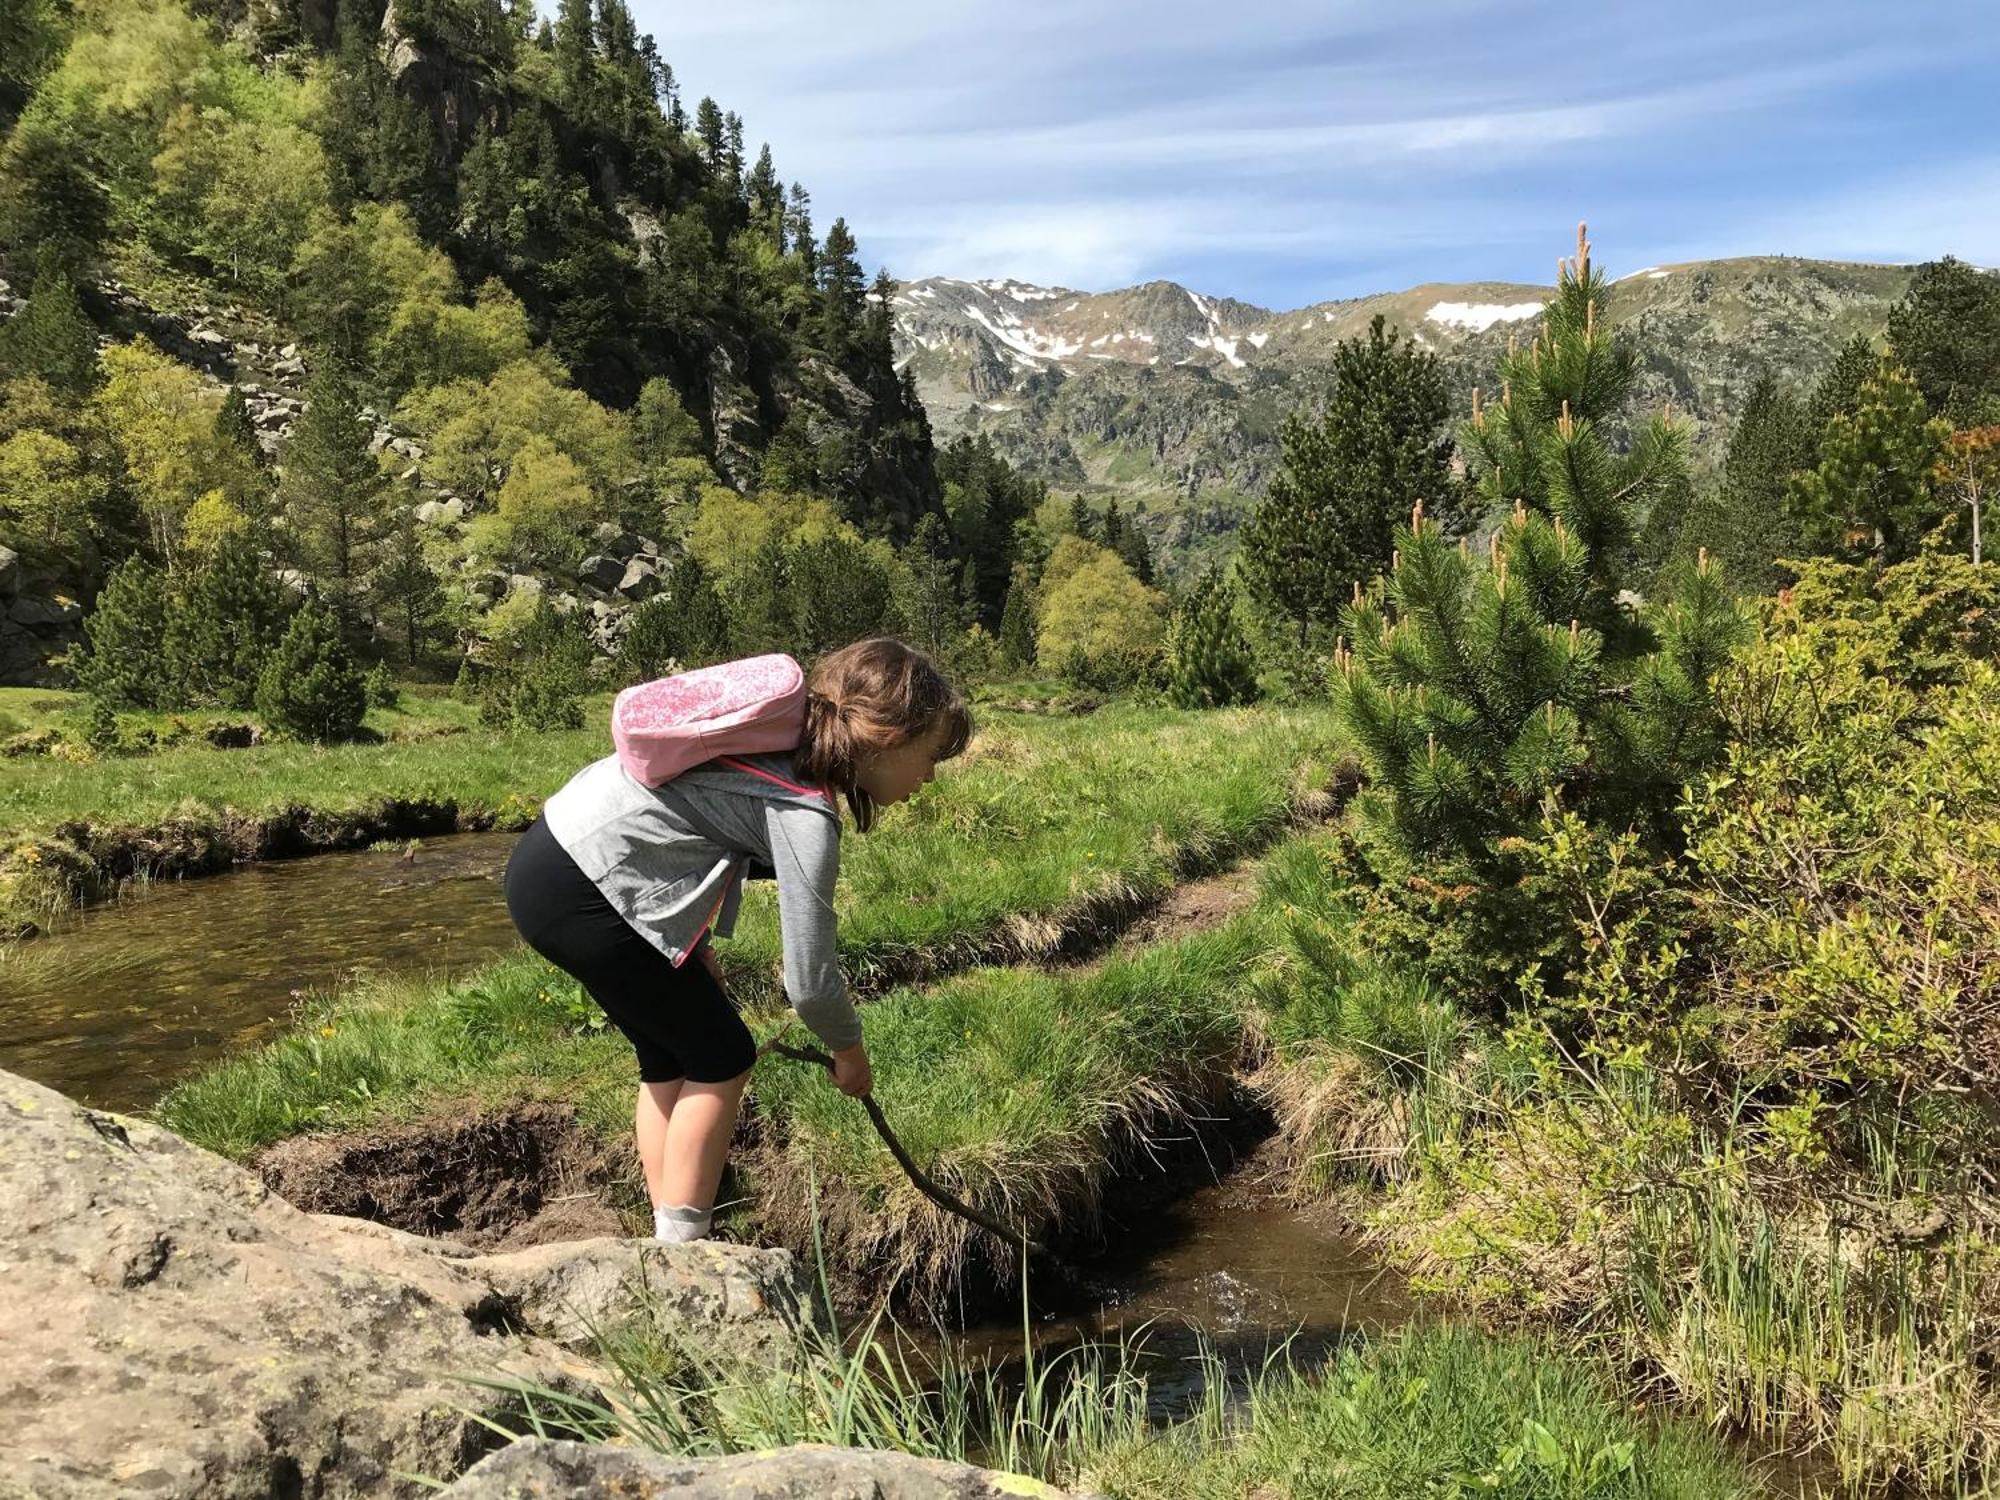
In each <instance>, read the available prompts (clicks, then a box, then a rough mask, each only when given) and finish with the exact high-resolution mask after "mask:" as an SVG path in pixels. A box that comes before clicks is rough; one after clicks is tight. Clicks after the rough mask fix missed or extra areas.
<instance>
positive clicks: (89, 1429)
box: [0, 1072, 810, 1500]
mask: <svg viewBox="0 0 2000 1500" xmlns="http://www.w3.org/2000/svg"><path fill="white" fill-rule="evenodd" d="M0 1202H4V1203H6V1204H7V1205H8V1210H7V1213H6V1214H5V1215H4V1216H0V1266H4V1267H5V1270H6V1287H7V1296H6V1299H5V1301H4V1304H0V1391H5V1392H7V1393H8V1397H7V1410H8V1429H7V1458H6V1461H5V1463H4V1464H0V1495H5V1496H9V1497H12V1496H14V1495H33V1496H36V1497H42V1500H70V1497H83V1496H91V1497H96V1496H102V1495H145V1496H149V1497H156V1500H179V1497H188V1500H193V1497H196V1496H202V1497H209V1496H237V1495H241V1496H249V1495H306V1494H309V1495H315V1496H319V1497H322V1500H334V1497H350V1496H352V1497H359V1496H364V1495H366V1496H376V1495H383V1496H410V1497H414V1496H416V1495H419V1494H425V1493H428V1491H427V1490H426V1489H425V1488H424V1487H423V1486H422V1484H421V1482H420V1479H419V1478H418V1476H429V1477H432V1478H436V1479H444V1480H449V1479H451V1478H453V1477H454V1476H456V1475H459V1474H461V1473H463V1472H464V1470H465V1469H466V1467H467V1466H468V1465H469V1464H471V1463H472V1462H474V1461H475V1460H476V1459H478V1458H479V1457H480V1456H481V1455H482V1454H483V1453H485V1452H487V1451H488V1450H490V1449H491V1448H493V1447H495V1446H497V1444H498V1442H499V1441H500V1438H499V1437H498V1435H497V1434H494V1433H493V1432H492V1431H491V1430H490V1429H489V1428H487V1427H486V1426H484V1425H483V1423H482V1421H481V1420H480V1419H481V1418H485V1419H488V1420H491V1421H494V1422H498V1423H500V1424H502V1425H513V1426H516V1427H518V1426H519V1425H520V1418H519V1414H518V1411H517V1409H516V1407H515V1404H514V1402H513V1400H512V1399H511V1398H510V1397H509V1396H508V1394H507V1393H506V1392H504V1391H496V1390H491V1389H487V1388H484V1387H482V1386H479V1385H476V1384H472V1383H470V1382H469V1381H468V1380H467V1378H466V1377H474V1378H477V1379H499V1380H508V1379H512V1380H520V1381H530V1382H536V1383H539V1384H542V1385H546V1386H549V1387H551V1388H553V1389H557V1390H561V1391H567V1392H571V1393H575V1394H577V1395H581V1396H584V1397H586V1398H590V1397H595V1396H596V1395H597V1393H598V1392H599V1390H600V1389H601V1386H600V1382H601V1380H602V1372H601V1371H600V1370H599V1369H597V1367H595V1366H594V1365H592V1364H591V1363H589V1362H588V1361H587V1360H585V1359H584V1358H582V1357H581V1356H579V1355H578V1354H576V1353H574V1352H573V1351H571V1350H569V1349H567V1348H565V1347H564V1346H563V1341H565V1340H571V1341H574V1340H576V1339H577V1338H578V1336H579V1335H580V1333H581V1332H582V1330H583V1329H585V1328H586V1327H602V1326H604V1325H606V1324H607V1323H610V1322H615V1321H617V1320H619V1319H622V1318H624V1317H627V1316H633V1315H644V1316H650V1317H653V1318H655V1319H657V1320H659V1321H660V1322H661V1323H662V1325H663V1326H665V1327H667V1328H668V1330H669V1332H670V1333H672V1334H673V1336H675V1337H677V1338H681V1339H684V1340H687V1341H690V1342H698V1343H699V1344H700V1345H701V1346H702V1347H704V1348H711V1349H719V1350H723V1351H725V1352H726V1351H730V1350H735V1351H738V1352H740V1353H743V1354H744V1355H746V1356H748V1357H753V1358H761V1357H764V1356H766V1355H770V1354H774V1353H775V1352H777V1351H780V1350H782V1349H784V1348H786V1347H787V1340H788V1339H790V1338H791V1337H792V1336H793V1329H794V1326H795V1320H796V1319H798V1318H800V1317H802V1316H804V1315H805V1314H804V1311H803V1310H804V1309H805V1308H807V1307H808V1306H809V1305H810V1304H809V1300H808V1298H807V1295H806V1288H805V1284H804V1280H803V1277H802V1276H801V1275H800V1273H799V1271H798V1268H797V1266H796V1264H795V1263H794V1262H793V1261H792V1260H791V1258H790V1257H789V1256H787V1255H785V1254H784V1253H783V1252H780V1251H768V1250H751V1249H744V1248H742V1247H737V1246H730V1245H721V1244H713V1243H710V1244H702V1245H694V1246H683V1245H659V1244H655V1243H653V1242H652V1241H650V1240H603V1239H600V1240H586V1241H581V1242H574V1243H570V1244H552V1245H544V1246H540V1247H537V1248H536V1249H534V1250H532V1251H522V1252H514V1253H511V1254H505V1255H487V1256H479V1255H474V1254H473V1253H472V1252H470V1251H469V1250H467V1249H465V1247H463V1246H461V1245H456V1244H453V1243H451V1242H450V1241H441V1240H428V1239H424V1238H421V1237H419V1236H416V1235H411V1234H406V1233H404V1232H402V1231H400V1230H394V1229H389V1228H387V1227H385V1226H382V1225H379V1224H372V1223H368V1222H366V1221H362V1220H354V1219H342V1218H337V1217H333V1216H329V1215H319V1214H308V1213H303V1212H301V1211H300V1210H298V1209H296V1208H294V1207H292V1206H291V1205H290V1204H289V1203H287V1202H285V1201H284V1200H283V1199H282V1198H280V1197H278V1196H277V1195H276V1194H274V1193H273V1192H271V1191H270V1190H269V1189H268V1188H267V1187H265V1185H264V1184H263V1183H262V1182H261V1181H260V1180H259V1179H258V1178H257V1177H256V1176H254V1175H253V1174H251V1173H249V1172H247V1171H245V1170H243V1169H242V1168H240V1167H238V1166H236V1165H235V1164H233V1163H231V1162H228V1161H225V1160H224V1159H223V1158H221V1157H219V1156H215V1155H212V1154H210V1153H209V1152H207V1151H203V1150H201V1149H199V1148H197V1147H195V1146H192V1145H190V1144H189V1143H188V1142H186V1141H184V1140H182V1139H181V1138H180V1137H178V1136H176V1135H174V1134H172V1133H171V1132H169V1131H166V1130H163V1129H160V1128H159V1127H157V1126H154V1125H149V1124H146V1123H144V1122H142V1121H139V1120H136V1119H128V1118H125V1117H122V1116H116V1115H109V1114H104V1113H100V1112H98V1111H95V1110H91V1109H87V1108H85V1107H83V1106H82V1105H79V1104H77V1103H75V1102H74V1101H72V1100H70V1099H66V1098H64V1097H63V1096H62V1095H61V1094H58V1093H56V1092H55V1091H54V1090H52V1089H47V1088H43V1087H41V1086H40V1085H38V1084H35V1083H31V1082H29V1081H28V1080H27V1079H25V1078H21V1077H19V1076H18V1075H15V1074H12V1073H7V1072H0Z"/></svg>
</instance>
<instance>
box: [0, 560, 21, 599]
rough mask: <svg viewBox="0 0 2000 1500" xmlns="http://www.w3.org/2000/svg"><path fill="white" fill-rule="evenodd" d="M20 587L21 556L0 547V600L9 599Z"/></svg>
mask: <svg viewBox="0 0 2000 1500" xmlns="http://www.w3.org/2000/svg"><path fill="white" fill-rule="evenodd" d="M20 587H21V554H20V553H18V552H16V551H15V550H14V549H13V548H12V547H0V599H11V598H13V597H14V595H15V594H16V593H17V592H18V591H19V589H20Z"/></svg>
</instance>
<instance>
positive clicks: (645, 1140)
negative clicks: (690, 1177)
mask: <svg viewBox="0 0 2000 1500" xmlns="http://www.w3.org/2000/svg"><path fill="white" fill-rule="evenodd" d="M680 1096H681V1080H680V1079H678V1078H674V1079H670V1080H668V1081H667V1082H666V1083H642V1084H640V1085H639V1102H638V1104H637V1105H636V1106H635V1107H634V1109H633V1111H632V1134H633V1136H634V1137H635V1138H636V1139H637V1141H638V1143H639V1165H640V1166H641V1167H642V1168H643V1169H644V1170H645V1173H646V1192H647V1194H648V1196H649V1197H650V1198H651V1199H652V1202H653V1206H654V1207H655V1208H658V1207H659V1206H660V1205H661V1204H663V1203H666V1202H668V1201H669V1200H668V1199H666V1198H664V1197H662V1196H661V1193H662V1186H661V1184H662V1179H663V1178H664V1176H665V1173H666V1166H665V1163H666V1159H667V1121H668V1119H669V1117H670V1116H671V1115H672V1114H673V1112H674V1103H675V1101H676V1100H678V1099H679V1098H680Z"/></svg>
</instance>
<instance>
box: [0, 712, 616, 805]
mask: <svg viewBox="0 0 2000 1500" xmlns="http://www.w3.org/2000/svg"><path fill="white" fill-rule="evenodd" d="M404 703H405V708H404V709H402V710H383V709H371V710H370V712H369V719H368V724H369V727H371V728H374V729H377V730H378V731H379V732H380V733H382V734H383V735H385V736H386V737H387V738H386V740H385V742H384V743H379V744H363V743H357V744H350V745H324V746H320V745H305V744H287V743H272V744H267V745H259V746H256V747H254V748H252V749H247V750H215V749H211V748H210V747H209V746H207V745H206V744H198V745H182V746H175V747H173V748H171V749H165V750H159V751H156V752H154V753H153V754H150V755H111V756H103V757H100V758H98V759H96V760H94V761H91V762H90V763H88V764H77V763H74V762H69V761H63V760H57V759H53V758H50V757H46V756H36V757H32V758H21V759H4V760H0V837H7V836H15V837H18V836H21V835H26V834H32V833H35V832H38V831H41V830H44V829H47V828H50V827H52V826H54V825H55V824H57V823H61V822H66V821H69V820H72V819H82V820H85V821H88V822H90V823H92V824H94V825H121V824H122V825H127V826H147V825H151V824H157V823H160V822H163V821H164V820H166V819H167V818H169V817H173V816H177V815H179V814H181V813H183V812H185V811H186V810H187V809H188V808H190V807H194V808H202V809H208V810H211V811H219V810H220V809H222V808H231V809H234V810H235V811H237V812H241V813H246V814H251V815H255V814H258V813H264V812H270V811H274V810H276V809H280V808H285V807H293V806H299V805H304V806H308V807H312V808H315V809H319V810H323V811H329V812H337V811H341V810H343V809H348V808H353V807H357V806H361V805H363V804H366V803H370V802H374V801H378V800H380V799H383V798H391V797H394V798H412V799H414V798H429V799H433V800H452V801H456V802H458V803H459V804H460V805H462V806H478V807H487V808H493V807H498V806H499V805H500V804H501V803H502V802H503V801H504V800H505V799H506V798H507V797H508V796H509V795H510V794H513V795H516V796H519V797H524V798H530V799H533V800H535V801H537V802H539V801H540V799H542V798H543V797H546V796H547V795H548V794H549V793H550V792H552V791H554V790H555V789H556V788H557V787H559V786H561V785H562V783H563V782H564V781H565V780H567V779H568V778H569V776H570V775H571V774H572V773H573V772H575V771H576V770H577V768H578V767H580V766H582V765H584V764H585V763H586V762H588V761H590V760H593V759H595V758H596V757H597V756H600V755H603V754H605V753H606V752H608V751H609V750H610V748H611V737H610V731H609V729H608V727H607V724H606V717H605V713H604V711H603V708H602V705H601V704H598V703H596V702H593V703H592V705H591V709H590V714H589V725H590V727H588V728H585V729H581V730H577V731H574V732H571V733H559V734H497V733H494V732H493V731H490V730H485V729H481V728H480V727H479V726H478V722H477V720H478V712H477V710H476V709H475V708H473V707H471V706H470V705H467V704H462V703H458V702H456V701H455V700H453V699H451V698H448V697H425V698H418V697H414V696H409V697H406V698H405V700H404ZM212 717H213V718H214V719H215V720H216V721H218V722H242V716H241V715H217V716H212ZM453 729H457V730H460V731H462V732H458V733H444V734H440V733H439V731H440V730H444V731H450V730H453Z"/></svg>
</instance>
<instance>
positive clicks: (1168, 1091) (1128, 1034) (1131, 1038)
mask: <svg viewBox="0 0 2000 1500" xmlns="http://www.w3.org/2000/svg"><path fill="white" fill-rule="evenodd" d="M1259 946H1260V944H1259V940H1258V936H1257V923H1256V921H1255V920H1254V919H1253V918H1242V919H1238V920H1237V921H1235V922H1233V923H1231V924H1230V925H1228V926H1227V927H1224V928H1222V929H1219V930H1217V931H1215V932H1211V933H1204V934H1201V935H1199V936H1195V937H1190V938H1186V939H1183V940H1181V941H1178V942H1173V943H1168V944H1164V945H1161V946H1160V947H1157V948H1152V949H1148V950H1146V951H1144V952H1142V953H1140V954H1138V955H1137V956H1135V957H1131V958H1114V959H1112V960H1110V961H1108V962H1107V963H1105V964H1104V965H1103V966H1101V967H1099V968H1096V969H1094V970H1090V971H1086V972H1076V973H1060V972H1058V973H1049V972H1043V971H1039V970H1035V969H1029V968H1012V969H982V970H977V971H975V972H973V973H969V974H964V975H961V976H959V977H957V978H955V979H952V980H948V981H946V982H945V983H943V984H940V985H937V986H934V987H932V988H929V989H921V990H918V989H911V990H899V991H897V992H896V993H895V994H893V995H890V996H889V997H887V998H886V999H884V1000H881V1001H878V1002H877V1003H876V1004H874V1005H872V1006H871V1007H870V1008H869V1012H868V1017H867V1030H868V1039H869V1056H870V1058H871V1060H872V1061H873V1064H874V1068H875V1086H876V1091H877V1094H878V1095H879V1097H880V1098H881V1099H882V1100H883V1107H884V1109H885V1110H887V1111H888V1113H889V1116H890V1123H891V1124H892V1125H893V1126H894V1127H895V1129H896V1132H897V1135H898V1136H899V1137H900V1138H901V1139H902V1142H903V1144H904V1146H905V1147H906V1148H907V1149H908V1150H909V1151H910V1153H911V1154H912V1155H913V1156H914V1157H915V1158H916V1159H917V1160H918V1161H919V1162H922V1163H925V1164H926V1165H927V1170H929V1171H930V1172H931V1174H932V1175H933V1176H934V1177H936V1178H937V1179H938V1180H939V1181H940V1182H943V1183H945V1184H947V1185H948V1186H949V1187H950V1188H951V1189H952V1190H953V1191H954V1192H957V1193H958V1194H959V1195H960V1196H961V1197H963V1198H964V1199H966V1201H968V1202H969V1203H972V1204H974V1205H975V1206H977V1207H980V1208H982V1209H984V1210H985V1211H986V1212H987V1213H989V1214H991V1215H992V1216H993V1217H995V1218H996V1219H998V1220H1000V1221H1001V1222H1003V1223H1008V1224H1019V1225H1021V1226H1023V1227H1024V1228H1025V1229H1026V1230H1027V1231H1028V1232H1029V1233H1030V1234H1031V1235H1035V1236H1048V1235H1063V1234H1074V1233H1078V1232H1080V1231H1084V1230H1088V1229H1089V1228H1090V1227H1091V1226H1092V1224H1093V1221H1094V1219H1095V1215H1096V1210H1097V1207H1098V1204H1099V1202H1100V1199H1101V1197H1102V1194H1103V1191H1104V1188H1105V1187H1106V1185H1107V1184H1108V1182H1109V1181H1110V1179H1111V1178H1112V1177H1113V1176H1114V1174H1115V1173H1116V1172H1117V1171H1118V1170H1119V1168H1120V1167H1121V1166H1124V1165H1126V1164H1128V1163H1129V1162H1131V1161H1132V1160H1134V1159H1138V1158H1142V1157H1143V1156H1144V1155H1145V1154H1146V1153H1147V1151H1148V1149H1149V1144H1150V1142H1151V1141H1152V1140H1153V1139H1154V1138H1156V1137H1158V1136H1161V1135H1168V1134H1176V1133H1180V1131H1181V1129H1182V1127H1184V1126H1185V1125H1186V1124H1187V1123H1188V1121H1189V1118H1190V1116H1191V1115H1193V1114H1199V1113H1206V1112H1208V1111H1207V1106H1209V1104H1210V1102H1211V1100H1212V1099H1214V1098H1215V1097H1216V1096H1217V1095H1218V1094H1219V1093H1220V1090H1221V1085H1222V1084H1223V1083H1224V1081H1225V1080H1226V1079H1227V1077H1228V1076H1229V1074H1230V1073H1232V1072H1233V1071H1234V1069H1235V1066H1236V1064H1237V1061H1238V1057H1239V1053H1240V1050H1241V1043H1242V1026H1241V1010H1240V1001H1241V994H1242V989H1243V985H1244V982H1245V978H1246V976H1247V974H1248V973H1249V971H1250V969H1251V967H1252V965H1253V964H1254V961H1255V958H1256V955H1257V952H1258V949H1259ZM814 1073H815V1070H812V1069H809V1068H806V1067H804V1066H801V1065H797V1064H783V1063H778V1064H774V1063H772V1062H769V1061H767V1062H766V1063H765V1064H764V1065H763V1066H762V1068H761V1069H760V1072H759V1074H758V1078H757V1113H758V1119H759V1126H760V1130H759V1142H758V1146H757V1149H756V1151H755V1153H754V1154H753V1157H752V1162H751V1174H752V1177H753V1180H755V1181H756V1182H758V1183H759V1184H760V1192H759V1200H760V1212H761V1214H762V1216H763V1220H764V1225H763V1227H764V1229H765V1231H766V1233H767V1234H769V1235H773V1236H775V1237H777V1238H779V1239H781V1240H783V1241H784V1242H785V1243H787V1244H790V1245H792V1246H794V1247H795V1248H798V1249H800V1250H802V1251H809V1250H812V1249H813V1248H814V1243H813V1235H814V1230H815V1225H814V1223H813V1221H812V1218H811V1215H810V1205H809V1201H808V1199H807V1196H806V1194H805V1193H804V1192H802V1191H801V1190H800V1186H799V1185H800V1184H801V1183H804V1182H806V1181H809V1180H810V1181H814V1182H817V1183H818V1184H819V1189H818V1217H819V1221H820V1222H819V1224H818V1226H817V1229H818V1234H819V1246H818V1248H819V1250H820V1252H821V1253H823V1254H824V1255H825V1257H826V1259H827V1262H828V1264H829V1265H830V1266H831V1267H832V1268H833V1269H834V1270H835V1271H836V1272H838V1273H839V1275H840V1277H841V1279H842V1280H843V1281H844V1282H854V1281H860V1282H864V1283H867V1284H870V1285H879V1286H887V1287H894V1288H898V1289H900V1290H901V1291H903V1292H904V1293H905V1294H907V1295H910V1296H912V1297H914V1298H917V1299H930V1298H936V1297H941V1296H943V1295H945V1294H946V1293H948V1292H951V1291H954V1290H958V1289H962V1288H963V1287H965V1286H966V1285H967V1284H968V1283H971V1284H973V1285H976V1286H979V1287H983V1288H985V1289H986V1290H987V1291H988V1292H990V1291H991V1289H992V1288H993V1287H994V1286H995V1285H1001V1286H1004V1285H1007V1284H1009V1283H1011V1282H1012V1281H1013V1280H1014V1279H1015V1278H1016V1277H1017V1276H1018V1274H1019V1270H1020V1267H1019V1266H1018V1265H1017V1264H1016V1263H1015V1261H1014V1258H1013V1253H1012V1252H1011V1251H1010V1250H1009V1249H1008V1248H1007V1247H1006V1246H1005V1245H1004V1244H1002V1243H1001V1242H999V1241H998V1240H996V1239H995V1238H994V1237H993V1236H991V1235H987V1234H984V1233H981V1232H979V1231H977V1230H973V1229H971V1228H970V1227H969V1226H968V1225H967V1224H966V1223H965V1222H964V1221H963V1220H962V1219H959V1218H957V1217H955V1216H953V1215H950V1214H948V1213H945V1212H943V1211H942V1210H940V1209H939V1208H937V1207H936V1206H935V1205H934V1204H932V1203H931V1202H930V1200H929V1199H927V1198H925V1197H924V1196H923V1195H922V1194H920V1193H919V1192H918V1191H917V1190H916V1189H915V1188H914V1187H913V1186H912V1185H911V1184H910V1182H909V1180H908V1178H906V1177H905V1176H904V1175H903V1173H902V1171H901V1169H900V1168H899V1167H898V1166H897V1165H896V1163H895V1161H894V1159H893V1158H892V1157H891V1156H890V1155H889V1153H888V1152H887V1150H886V1149H885V1148H884V1147H883V1145H882V1143H881V1142H880V1141H879V1140H878V1139H877V1138H876V1136H875V1133H874V1131H873V1130H872V1128H871V1127H870V1126H869V1123H868V1121H867V1118H866V1117H865V1116H864V1115H863V1114H862V1113H861V1111H859V1110H857V1109H856V1108H855V1107H854V1106H853V1104H852V1102H851V1101H849V1100H848V1099H846V1098H845V1097H843V1096H842V1095H840V1094H839V1093H837V1092H835V1091H834V1090H833V1089H832V1088H831V1087H830V1086H829V1085H828V1084H827V1083H826V1081H825V1080H824V1079H823V1078H820V1077H816V1076H814Z"/></svg>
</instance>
